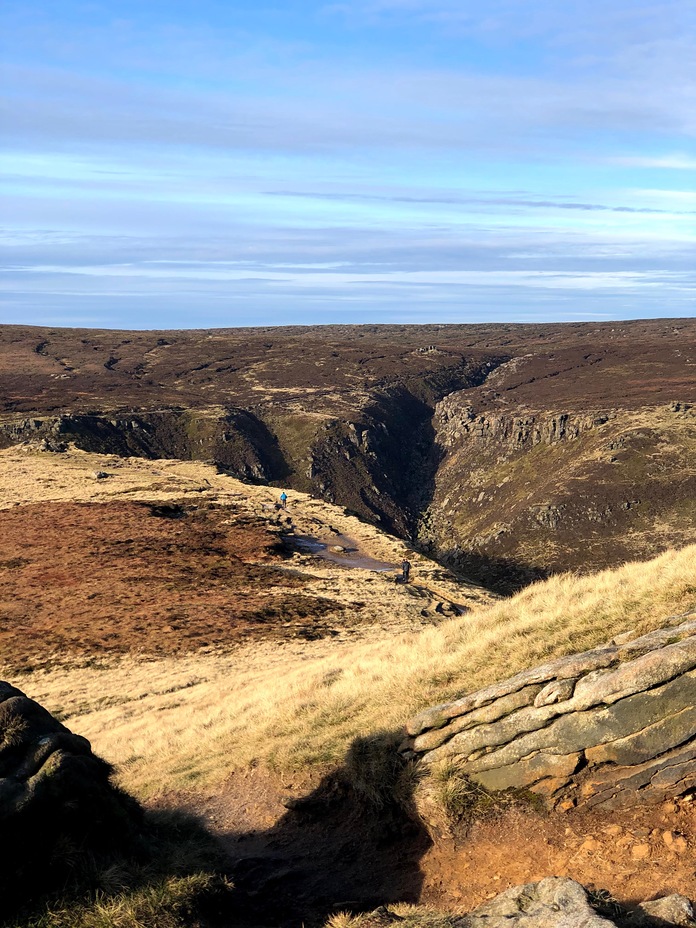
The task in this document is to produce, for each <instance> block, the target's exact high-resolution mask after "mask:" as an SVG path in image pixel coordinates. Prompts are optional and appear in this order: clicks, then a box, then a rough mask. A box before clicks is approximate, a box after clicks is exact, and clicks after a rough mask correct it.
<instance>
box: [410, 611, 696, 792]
mask: <svg viewBox="0 0 696 928" xmlns="http://www.w3.org/2000/svg"><path fill="white" fill-rule="evenodd" d="M695 704H696V615H694V614H693V613H692V614H691V615H690V616H688V617H687V616H679V617H677V618H675V619H672V620H671V621H670V622H669V624H668V625H667V626H666V627H665V628H663V629H660V630H658V631H655V632H651V633H650V634H647V635H643V636H641V637H639V638H634V639H631V638H630V633H629V635H624V636H620V637H619V638H618V639H615V640H614V641H612V642H610V643H609V644H607V645H606V646H605V647H600V648H595V649H593V650H591V651H586V652H584V653H582V654H574V655H570V656H569V657H564V658H560V659H558V660H554V661H550V662H549V663H548V664H543V665H541V666H539V667H535V668H533V669H531V670H527V671H524V672H522V673H519V674H517V675H516V676H514V677H511V678H510V679H509V680H505V681H503V682H502V683H498V684H495V685H493V686H490V687H487V688H485V689H482V690H479V691H478V692H475V693H470V694H468V695H466V696H462V697H461V698H460V699H458V700H456V701H455V702H451V703H446V704H444V705H441V706H436V707H435V708H433V709H429V710H427V711H425V712H423V713H421V714H420V715H418V716H416V717H415V718H414V719H412V720H411V721H410V722H409V723H408V726H407V731H408V734H409V738H408V740H407V741H406V742H405V743H404V745H403V746H402V751H403V753H404V754H405V755H406V756H409V757H419V758H421V759H422V761H423V763H425V764H427V765H432V764H434V763H437V762H438V761H443V760H455V761H456V762H457V773H458V775H461V776H467V777H470V778H471V779H472V780H474V781H476V782H478V783H480V784H481V785H482V786H483V787H485V788H486V789H488V790H502V789H511V788H512V789H522V790H530V791H531V792H533V793H536V794H538V795H539V796H540V797H543V799H544V800H545V802H547V803H548V804H549V805H550V806H552V807H560V808H562V809H569V808H572V807H574V806H576V805H581V806H586V807H592V806H601V807H603V808H605V809H617V808H620V807H623V806H630V805H634V804H642V803H656V802H659V801H661V800H665V799H668V798H672V797H676V796H681V795H683V794H685V793H686V792H687V791H690V790H693V789H694V787H696V708H694V705H695Z"/></svg>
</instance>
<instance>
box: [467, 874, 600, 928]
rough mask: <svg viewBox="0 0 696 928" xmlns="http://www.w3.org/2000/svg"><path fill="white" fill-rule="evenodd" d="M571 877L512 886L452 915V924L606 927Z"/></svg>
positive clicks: (509, 927) (475, 927) (519, 927)
mask: <svg viewBox="0 0 696 928" xmlns="http://www.w3.org/2000/svg"><path fill="white" fill-rule="evenodd" d="M613 924H614V922H613V921H609V919H607V918H603V917H602V916H601V915H599V914H598V912H597V911H596V910H595V909H594V908H593V907H592V906H591V905H590V901H589V899H588V896H587V892H586V891H585V889H584V888H583V887H582V886H581V885H580V884H579V883H576V882H575V881H574V880H569V879H565V878H562V877H552V876H551V877H547V878H546V879H545V880H540V881H539V882H538V883H526V884H525V885H524V886H514V887H512V889H508V890H507V891H506V892H503V893H501V894H500V895H499V896H496V897H495V899H491V901H490V902H486V903H484V904H483V905H481V906H479V907H478V908H477V909H474V911H473V912H471V913H469V915H465V916H464V917H463V918H459V919H456V921H455V926H456V928H610V926H611V925H613Z"/></svg>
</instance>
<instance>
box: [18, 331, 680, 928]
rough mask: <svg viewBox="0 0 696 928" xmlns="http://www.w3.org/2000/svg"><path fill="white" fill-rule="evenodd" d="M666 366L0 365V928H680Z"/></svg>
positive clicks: (561, 348)
mask: <svg viewBox="0 0 696 928" xmlns="http://www.w3.org/2000/svg"><path fill="white" fill-rule="evenodd" d="M695 336H696V321H693V320H666V321H664V320H663V321H649V322H635V323H613V324H602V325H589V324H578V325H566V326H560V325H558V326H503V325H498V326H493V325H492V326H407V327H383V326H376V327H372V326H360V327H325V328H322V327H319V328H311V329H291V328H287V329H253V330H252V329H248V330H210V331H201V332H152V333H147V332H128V333H126V332H102V331H92V330H89V331H88V330H57V329H56V330H49V329H37V328H30V327H22V326H5V327H2V328H0V404H1V406H0V410H1V413H0V613H1V616H2V620H1V621H0V669H1V671H2V673H1V674H0V676H1V677H2V679H4V680H6V681H7V684H8V685H5V684H0V824H1V825H2V828H3V834H4V835H5V836H10V837H9V838H8V840H6V841H5V842H4V844H3V846H2V848H0V901H2V908H1V910H0V920H2V918H3V916H4V918H5V924H7V925H11V926H13V928H184V926H196V928H230V926H232V925H241V926H247V928H250V926H259V928H260V926H271V925H279V926H280V925H287V926H298V928H299V926H300V925H302V924H304V925H310V926H321V925H325V924H328V925H330V926H331V928H383V926H386V925H390V924H392V923H394V922H397V921H403V922H404V928H500V926H502V925H505V926H509V928H559V926H561V925H563V926H570V925H573V926H575V925H577V926H581V925H582V926H584V928H601V926H611V925H620V926H625V928H628V926H641V925H645V926H648V925H652V926H657V925H663V926H664V925H665V924H667V925H672V924H688V923H690V922H689V919H690V915H689V911H690V910H689V908H688V902H687V901H686V900H685V899H683V898H681V897H680V898H676V897H675V899H673V900H672V901H671V902H669V903H667V902H665V903H660V904H658V906H657V908H654V907H653V908H652V909H651V905H653V904H652V903H649V904H647V905H646V907H644V908H641V907H640V906H639V905H638V903H641V902H642V901H643V900H646V899H651V898H654V897H656V896H659V897H664V896H669V895H670V894H675V893H681V894H684V895H685V896H690V897H691V898H694V896H696V876H695V869H696V868H695V867H694V860H693V847H694V842H695V841H696V813H695V812H694V805H696V804H695V803H694V802H693V801H692V799H693V796H694V794H695V793H696V739H695V738H694V721H693V715H694V709H693V703H694V695H695V693H696V581H695V579H694V578H695V577H696V532H695V531H694V514H695V513H694V507H695V506H696V503H695V502H694V499H695V498H696V497H695V493H694V491H695V490H696V467H695V466H694V461H695V450H696V432H695V430H694V409H693V408H692V405H691V404H692V403H694V402H696V378H694V376H693V369H694V364H696V337H695ZM281 486H282V487H284V488H285V489H286V490H287V492H288V496H289V500H288V506H287V509H282V508H280V507H279V506H278V504H277V499H278V494H279V488H280V487H281ZM404 557H407V558H408V559H409V560H410V562H411V564H412V573H411V581H410V583H399V582H397V574H398V568H399V565H400V563H401V561H402V560H403V558H404ZM534 580H538V582H533V583H531V584H530V581H534ZM511 593H512V594H514V595H509V594H511ZM22 694H26V696H27V697H30V698H29V699H26V698H25V697H24V696H23V695H22ZM41 707H45V709H44V708H41ZM46 710H47V711H46ZM63 726H66V727H67V729H66V728H64V727H63ZM70 732H73V733H74V734H70ZM85 739H89V743H88V742H87V741H86V740H85ZM90 744H91V747H92V748H93V749H94V751H95V752H96V754H97V755H98V756H99V757H103V758H105V759H106V760H107V761H108V762H109V763H111V764H113V765H114V768H115V773H114V774H113V776H112V778H111V780H109V768H108V766H107V765H105V764H104V763H103V762H102V761H100V760H99V759H98V758H95V757H94V756H93V755H92V754H91V751H90ZM72 771H77V773H75V774H73V773H72ZM91 771H94V775H93V776H92V773H91ZM111 784H115V785H116V786H115V787H114V786H113V785H111ZM120 790H124V791H126V792H125V793H123V792H120ZM129 796H132V797H135V799H137V801H138V803H139V804H140V806H141V807H142V809H143V810H144V812H142V811H140V810H139V809H138V807H137V806H136V805H135V804H134V803H133V802H132V800H131V799H129V798H128V797H129ZM55 809H58V810H59V811H58V813H55V814H54V811H52V810H55ZM191 815H193V816H195V818H191V817H190V816H191ZM112 833H113V834H112ZM117 835H118V840H116V838H117ZM112 837H113V840H111V838H112ZM105 838H107V840H105ZM129 842H130V843H129ZM57 864H59V866H57ZM49 872H53V873H54V880H53V883H52V884H50V885H49V883H48V882H46V884H45V885H44V877H45V876H46V873H49ZM57 874H59V876H56V875H57ZM547 877H557V878H559V879H558V880H555V881H554V880H551V881H548V880H546V879H545V878H547ZM571 879H572V880H577V881H579V882H580V883H582V884H584V886H585V887H587V889H588V891H589V894H587V893H585V892H584V891H583V890H582V889H581V888H580V887H579V886H577V885H576V884H575V883H572V882H570V880H571ZM531 883H533V884H534V885H533V886H529V885H528V886H525V888H524V889H523V890H513V889H512V887H515V886H519V884H531ZM27 887H33V889H31V888H30V889H29V890H27ZM39 888H42V889H45V890H46V892H47V893H48V895H46V896H44V895H42V892H39V891H38V889H39ZM503 890H505V891H507V894H506V895H503V896H500V897H499V898H494V897H497V896H498V894H499V893H500V892H501V891H503ZM13 894H14V895H15V896H16V897H17V898H14V900H13V905H14V909H13V911H12V912H10V910H9V908H8V906H9V899H10V896H12V895H13ZM481 906H483V908H480V907H481ZM477 907H478V908H477ZM472 910H475V911H473V912H472ZM651 912H652V915H651ZM466 913H468V914H466ZM651 919H652V921H651Z"/></svg>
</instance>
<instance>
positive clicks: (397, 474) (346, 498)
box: [0, 355, 510, 556]
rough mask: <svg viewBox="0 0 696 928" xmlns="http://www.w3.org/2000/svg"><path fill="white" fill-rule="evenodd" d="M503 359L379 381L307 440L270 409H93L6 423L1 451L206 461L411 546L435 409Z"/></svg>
mask: <svg viewBox="0 0 696 928" xmlns="http://www.w3.org/2000/svg"><path fill="white" fill-rule="evenodd" d="M509 360H510V358H509V356H508V355H499V356H495V357H490V356H489V357H488V358H487V359H485V360H477V361H474V362H469V361H467V360H466V359H462V360H461V361H459V362H458V363H456V364H454V365H452V366H450V367H447V368H445V369H440V370H437V371H434V372H433V373H432V374H431V375H426V376H418V377H412V378H404V379H403V380H401V381H397V382H391V383H390V382H388V381H386V382H384V383H381V384H379V385H378V386H377V387H376V388H375V389H372V390H371V391H370V394H369V398H368V399H367V401H362V402H361V403H359V404H355V406H354V408H353V410H351V413H352V414H351V415H350V416H349V417H346V418H338V417H336V416H335V415H331V414H329V413H326V414H325V415H323V414H320V415H316V414H315V417H314V421H313V422H312V425H311V428H310V430H309V431H308V429H307V413H306V412H305V411H304V410H302V411H300V412H298V411H297V410H288V409H283V408H280V409H279V408H277V407H274V406H273V405H271V404H266V405H263V404H262V405H260V406H258V407H256V408H250V409H244V408H239V407H227V408H223V407H221V406H215V407H209V408H203V409H186V408H163V409H160V410H138V409H126V410H118V411H110V412H105V411H101V410H91V411H89V412H80V413H65V414H62V415H59V416H40V417H39V416H38V415H37V416H35V417H31V418H28V417H25V418H21V419H20V418H18V417H12V418H11V419H6V420H5V421H4V422H3V423H0V447H8V446H10V445H13V444H17V443H21V442H27V441H28V442H30V443H32V444H38V445H39V447H41V448H42V449H43V450H46V451H58V452H59V451H60V450H61V449H62V448H63V447H65V446H66V445H67V444H68V443H74V444H75V446H76V447H78V448H80V449H82V450H85V451H91V452H98V453H112V454H118V455H121V456H141V457H146V458H179V459H182V460H205V461H213V462H214V463H215V464H217V465H218V467H220V468H221V469H222V470H225V471H227V472H229V473H230V474H231V475H234V476H236V477H240V478H242V479H246V480H249V481H253V482H267V483H270V484H277V485H281V484H282V485H287V486H288V487H292V488H295V489H299V490H303V491H307V492H311V493H314V494H316V495H317V496H320V497H323V498H325V499H327V500H328V501H330V502H334V503H339V504H341V505H343V506H345V507H346V508H347V509H349V510H351V511H353V512H354V513H356V514H358V515H359V516H361V517H363V518H365V519H366V520H367V521H370V522H373V523H376V524H378V525H380V526H381V527H382V528H384V529H386V530H387V531H389V532H392V533H394V534H397V535H399V536H401V537H404V538H408V539H409V540H411V541H412V542H414V543H417V533H418V525H419V522H420V519H421V516H422V514H423V513H424V512H425V511H426V509H427V507H428V506H429V505H430V503H431V502H432V499H433V494H434V488H435V476H436V474H437V470H438V467H439V465H440V463H441V460H442V457H443V454H444V449H443V448H442V447H441V445H440V444H439V442H438V436H437V433H436V429H435V424H434V417H435V414H436V410H437V407H438V404H439V403H441V401H442V400H443V399H445V398H446V397H448V396H451V395H452V394H454V393H457V392H458V391H461V390H467V389H471V388H475V387H478V386H480V385H481V384H483V383H485V381H486V379H487V378H488V377H489V375H490V374H491V373H492V372H493V371H494V370H497V369H498V368H499V367H500V366H501V365H503V364H505V363H506V362H507V361H509ZM431 547H432V546H431ZM430 553H431V554H435V556H437V551H434V552H433V551H432V550H431V552H430Z"/></svg>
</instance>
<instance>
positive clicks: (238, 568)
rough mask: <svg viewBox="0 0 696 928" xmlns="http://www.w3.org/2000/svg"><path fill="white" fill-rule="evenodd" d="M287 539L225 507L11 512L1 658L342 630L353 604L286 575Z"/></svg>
mask: <svg viewBox="0 0 696 928" xmlns="http://www.w3.org/2000/svg"><path fill="white" fill-rule="evenodd" d="M283 562H284V556H283V554H282V551H281V550H279V542H278V537H277V535H274V534H272V533H271V531H269V528H268V525H267V524H266V523H265V522H264V521H263V520H262V519H260V518H256V519H255V518H254V517H253V516H249V515H240V514H237V515H235V516H234V517H233V518H231V516H230V512H229V510H227V509H225V508H211V509H208V508H188V509H186V510H183V509H182V510H181V511H180V510H179V509H178V508H177V507H176V506H172V505H171V504H168V505H157V504H148V503H137V502H108V503H99V504H90V503H60V502H44V503H40V504H33V505H27V506H18V507H15V508H14V509H10V510H0V613H1V614H2V623H1V624H0V653H2V655H3V663H4V664H5V665H6V666H9V667H10V668H12V669H13V670H20V669H26V668H27V667H28V666H30V665H31V664H32V663H33V662H36V661H37V660H38V661H39V662H40V663H44V664H45V663H46V662H49V663H50V662H51V661H52V660H56V659H57V658H59V659H60V661H61V662H69V661H71V660H72V661H74V660H75V658H81V659H87V658H97V657H99V656H103V655H105V654H107V653H111V654H119V653H125V652H134V653H142V654H160V655H162V654H167V655H171V654H175V653H180V652H184V651H190V650H193V649H200V648H202V647H206V646H217V645H223V644H228V643H233V642H235V641H238V640H239V639H240V638H241V637H246V636H249V635H252V636H253V635H262V636H267V635H269V634H275V635H278V634H280V635H282V634H284V633H288V631H289V630H293V631H295V632H296V631H297V627H298V624H299V625H300V626H301V627H302V628H303V629H304V630H305V631H306V633H307V634H312V632H313V631H314V630H316V629H324V630H325V629H326V627H327V626H328V627H330V623H331V621H332V619H335V618H336V617H337V616H338V615H339V614H340V612H341V611H342V608H343V607H342V606H341V605H340V604H339V603H337V602H332V601H331V600H329V599H327V598H325V597H318V596H316V595H313V593H312V590H311V585H310V581H309V579H308V578H307V577H302V576H298V575H297V573H296V572H290V571H287V570H285V569H283Z"/></svg>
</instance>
